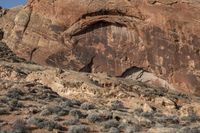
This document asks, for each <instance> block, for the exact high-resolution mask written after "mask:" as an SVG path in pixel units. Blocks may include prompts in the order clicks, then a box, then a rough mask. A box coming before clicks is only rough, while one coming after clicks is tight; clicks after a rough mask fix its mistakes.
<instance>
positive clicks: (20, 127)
mask: <svg viewBox="0 0 200 133" xmlns="http://www.w3.org/2000/svg"><path fill="white" fill-rule="evenodd" d="M12 128H13V129H12V132H13V133H29V132H30V131H29V128H28V127H27V125H26V122H25V121H24V120H21V119H18V120H16V121H15V122H14V123H13V125H12Z"/></svg>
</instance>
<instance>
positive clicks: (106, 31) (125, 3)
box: [0, 0, 200, 95]
mask: <svg viewBox="0 0 200 133" xmlns="http://www.w3.org/2000/svg"><path fill="white" fill-rule="evenodd" d="M199 12H200V1H199V0H40V1H38V0H29V1H28V2H27V4H26V6H24V7H17V8H13V9H10V10H8V11H7V12H6V14H4V15H3V17H0V22H1V23H0V28H3V30H4V32H5V33H4V38H3V40H4V41H5V42H6V43H7V44H8V45H9V47H10V48H11V49H12V50H13V51H14V52H15V53H16V54H17V55H19V56H21V57H23V58H26V59H27V60H32V61H34V62H37V63H39V64H42V65H50V66H55V67H59V68H66V69H73V70H76V71H85V72H106V73H108V74H109V75H112V76H124V75H128V74H129V73H130V71H133V72H134V71H135V70H136V71H137V69H140V70H144V71H145V72H148V73H152V74H154V75H155V76H157V77H159V78H161V79H164V80H165V81H167V82H169V83H170V84H171V85H172V86H173V88H176V89H178V90H181V91H182V90H183V91H185V92H189V93H192V94H197V95H200V78H199V76H200V14H199Z"/></svg>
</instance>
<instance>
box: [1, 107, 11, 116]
mask: <svg viewBox="0 0 200 133" xmlns="http://www.w3.org/2000/svg"><path fill="white" fill-rule="evenodd" d="M6 114H9V111H8V109H5V108H0V115H6Z"/></svg>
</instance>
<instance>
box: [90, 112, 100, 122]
mask: <svg viewBox="0 0 200 133" xmlns="http://www.w3.org/2000/svg"><path fill="white" fill-rule="evenodd" d="M87 119H88V121H90V122H92V123H95V122H101V121H102V117H101V116H100V115H99V114H97V113H91V114H89V115H88V116H87Z"/></svg>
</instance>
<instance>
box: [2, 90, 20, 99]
mask: <svg viewBox="0 0 200 133" xmlns="http://www.w3.org/2000/svg"><path fill="white" fill-rule="evenodd" d="M23 95H24V93H23V92H22V91H21V90H19V89H15V90H9V91H8V92H7V94H6V96H7V97H9V98H15V99H20V98H21V97H22V96H23Z"/></svg>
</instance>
